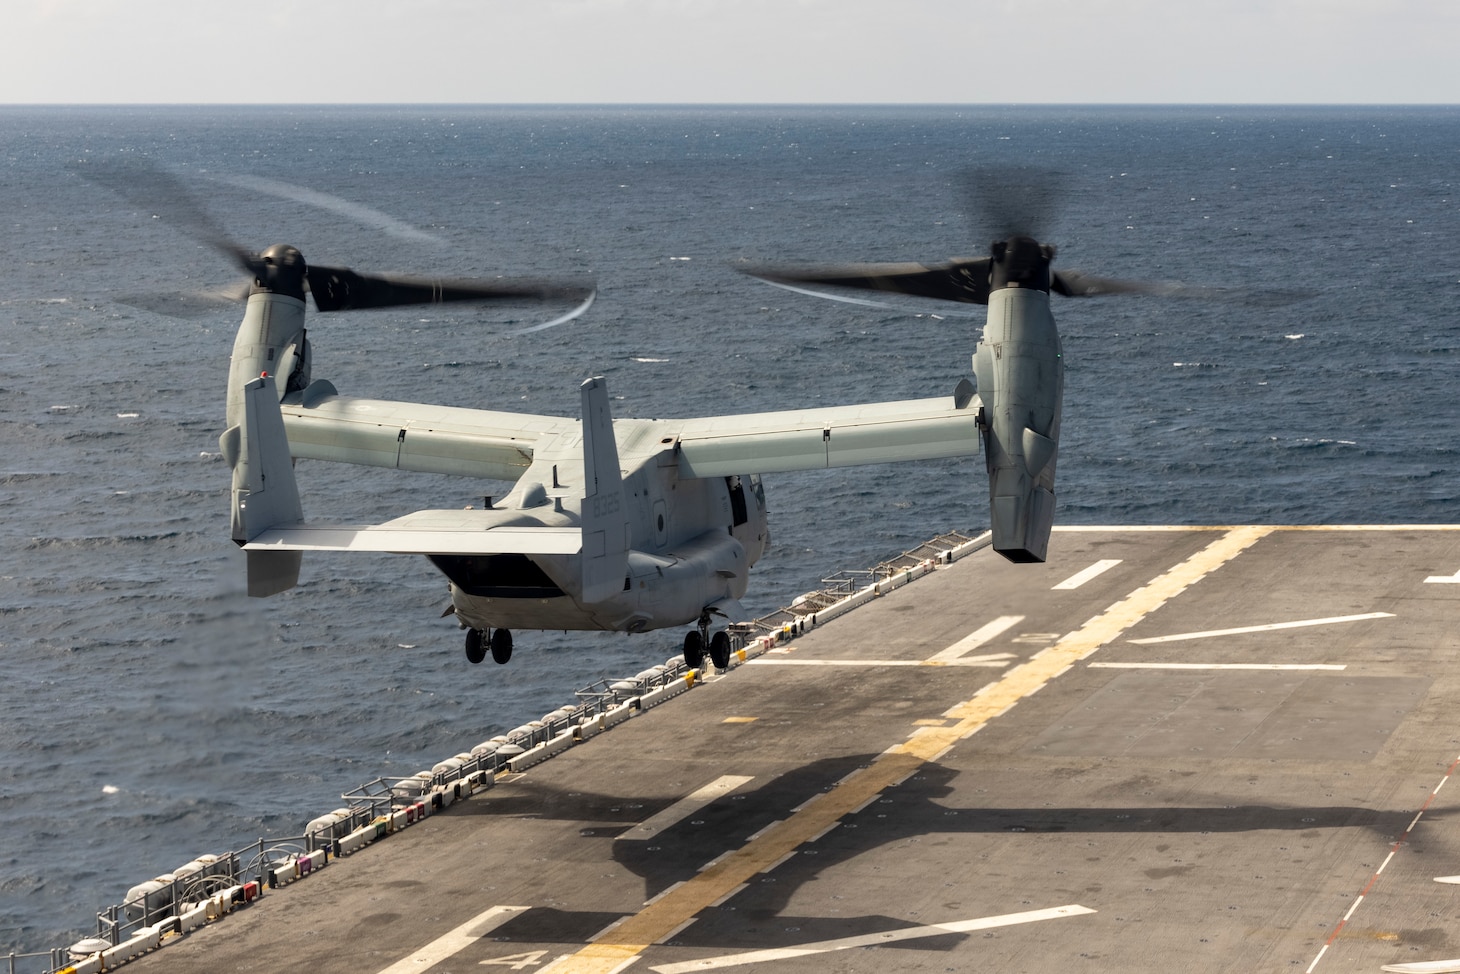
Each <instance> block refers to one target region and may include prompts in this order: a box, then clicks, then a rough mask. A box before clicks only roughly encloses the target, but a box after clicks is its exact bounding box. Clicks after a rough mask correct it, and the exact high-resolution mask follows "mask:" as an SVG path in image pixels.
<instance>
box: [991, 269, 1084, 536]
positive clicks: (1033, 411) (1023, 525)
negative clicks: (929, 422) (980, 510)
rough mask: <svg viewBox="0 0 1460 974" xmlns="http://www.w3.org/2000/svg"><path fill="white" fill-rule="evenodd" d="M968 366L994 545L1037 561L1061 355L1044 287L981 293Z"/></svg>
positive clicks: (1050, 501)
mask: <svg viewBox="0 0 1460 974" xmlns="http://www.w3.org/2000/svg"><path fill="white" fill-rule="evenodd" d="M973 371H974V375H975V376H976V378H977V379H978V393H979V398H980V399H982V400H983V410H984V413H983V440H984V451H985V453H984V457H985V461H986V463H987V465H988V473H989V523H990V528H991V530H992V532H993V547H994V550H995V551H997V552H999V553H1000V554H1002V555H1003V556H1004V557H1005V558H1008V559H1009V560H1010V561H1015V562H1042V561H1044V559H1045V554H1046V552H1047V551H1048V548H1049V533H1050V530H1051V528H1053V526H1054V470H1055V460H1056V454H1057V452H1058V447H1059V428H1060V404H1061V401H1062V399H1063V396H1064V360H1063V357H1062V353H1061V350H1060V339H1059V332H1058V330H1057V329H1056V328H1055V323H1054V316H1053V315H1052V314H1051V313H1050V310H1049V292H1048V291H1046V290H1040V289H1038V288H1036V287H1002V288H999V289H997V290H994V291H992V292H991V293H990V294H989V313H988V323H987V324H986V325H985V326H984V334H983V340H982V341H980V342H979V344H978V348H977V350H976V351H975V353H974V356H973Z"/></svg>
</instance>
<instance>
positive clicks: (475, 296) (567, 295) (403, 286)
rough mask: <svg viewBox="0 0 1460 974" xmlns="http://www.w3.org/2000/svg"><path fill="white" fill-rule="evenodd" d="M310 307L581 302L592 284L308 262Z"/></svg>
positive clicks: (352, 308) (339, 308)
mask: <svg viewBox="0 0 1460 974" xmlns="http://www.w3.org/2000/svg"><path fill="white" fill-rule="evenodd" d="M305 275H306V278H307V279H308V281H309V293H310V294H311V295H312V296H313V298H314V306H315V307H316V308H318V309H319V310H320V311H359V310H366V309H371V308H397V307H400V306H402V305H412V304H446V303H448V302H460V301H478V302H492V301H524V300H536V301H553V300H563V301H582V300H583V299H584V298H585V297H586V296H588V295H589V294H591V293H593V287H592V286H591V285H588V284H583V283H581V282H569V281H551V280H545V279H538V278H499V279H497V280H496V281H462V280H455V281H453V280H431V279H428V278H415V277H397V276H393V275H377V276H367V275H364V274H359V273H357V272H355V271H352V270H349V269H348V268H343V267H315V266H311V267H309V269H308V270H307V271H306V272H305Z"/></svg>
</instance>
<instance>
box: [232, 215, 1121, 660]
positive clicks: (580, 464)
mask: <svg viewBox="0 0 1460 974" xmlns="http://www.w3.org/2000/svg"><path fill="white" fill-rule="evenodd" d="M216 239H217V238H216V237H215V240H216ZM221 246H222V249H224V250H225V251H226V252H228V253H229V254H231V255H232V256H233V257H234V258H235V259H236V260H237V261H238V262H239V263H240V264H241V265H242V266H243V267H244V268H246V269H247V270H248V271H249V273H250V274H251V275H252V277H253V281H252V285H251V287H250V292H249V295H248V298H247V308H246V311H245V313H244V317H243V321H242V324H241V325H240V327H239V331H238V336H237V340H236V342H235V345H234V349H233V357H232V364H231V368H230V373H229V382H228V396H227V429H226V431H225V432H224V433H223V435H222V437H221V440H220V444H221V448H222V452H223V454H224V456H225V457H226V459H227V461H228V463H229V464H230V466H231V467H232V471H233V488H232V517H231V525H232V538H233V540H234V541H235V542H236V543H237V544H238V545H240V546H241V547H242V548H243V550H244V551H245V552H246V553H247V573H248V592H249V594H250V595H252V596H268V595H273V594H276V593H279V592H282V591H285V590H287V589H289V588H291V587H293V586H294V585H295V584H297V582H298V578H299V570H300V563H301V556H302V553H303V552H305V551H384V552H396V553H405V554H421V555H425V556H426V557H427V558H428V559H429V560H430V561H431V563H432V564H433V565H435V567H436V568H437V569H438V570H440V571H441V573H442V574H444V575H445V576H446V577H447V579H448V580H449V582H450V595H451V609H449V610H448V612H454V614H455V616H456V620H457V622H458V623H459V624H460V626H461V628H463V629H464V630H465V632H466V655H467V657H468V658H469V659H470V660H471V661H472V662H480V661H481V660H483V659H484V658H485V657H486V655H487V653H488V652H490V654H491V656H492V658H493V659H494V660H496V661H497V662H499V663H505V662H506V661H507V660H508V659H509V658H510V656H511V654H512V631H513V630H517V629H554V630H611V631H623V632H643V631H648V630H654V629H662V628H667V627H674V626H682V625H689V626H691V627H692V628H691V629H690V631H689V632H688V633H687V634H686V637H685V641H684V654H685V658H686V660H687V661H688V662H689V663H690V665H691V666H700V665H702V663H703V658H704V656H705V654H706V653H707V652H708V655H709V656H710V658H711V661H712V662H713V663H714V664H715V665H716V666H719V667H724V666H726V665H728V661H729V656H730V653H731V651H732V650H731V642H730V638H729V636H728V634H727V632H726V631H725V629H724V628H723V627H722V626H721V625H720V624H719V622H718V620H730V621H735V620H739V619H743V618H745V617H746V614H745V612H744V610H743V609H742V608H741V606H740V602H739V600H740V598H741V597H742V596H743V595H744V593H745V591H746V585H747V581H748V573H749V570H750V567H751V566H752V565H754V564H755V563H756V560H757V559H759V558H760V557H761V555H762V553H763V552H764V550H765V547H766V544H767V540H768V529H767V521H766V504H765V495H764V492H763V488H762V483H761V477H762V475H765V474H774V473H780V472H784V471H793V470H809V469H816V468H829V467H844V466H853V465H859V464H873V463H891V462H908V461H919V460H931V459H939V458H947V457H956V456H965V455H971V454H975V453H977V452H978V449H979V445H980V443H982V444H983V447H984V450H985V453H986V457H987V467H988V471H989V498H990V523H991V528H992V535H993V541H992V543H993V547H994V549H995V550H996V551H998V552H1000V553H1001V554H1003V555H1004V556H1005V557H1006V558H1008V559H1010V560H1011V561H1014V562H1040V561H1043V560H1044V559H1045V555H1046V552H1047V546H1048V542H1049V534H1050V530H1051V527H1052V524H1053V519H1054V502H1055V495H1054V473H1055V462H1056V454H1057V452H1058V443H1059V426H1060V402H1061V396H1062V392H1063V381H1064V380H1063V363H1062V361H1061V351H1060V341H1059V335H1058V332H1057V330H1056V328H1055V323H1054V318H1053V316H1052V315H1051V313H1050V294H1051V292H1054V293H1058V294H1064V295H1072V296H1078V295H1087V294H1098V293H1108V292H1111V291H1118V290H1131V289H1136V287H1137V286H1125V285H1122V284H1120V283H1118V282H1112V281H1106V280H1104V279H1099V278H1092V277H1088V276H1084V275H1078V274H1060V273H1054V272H1052V271H1051V268H1050V263H1051V260H1052V259H1053V256H1054V250H1053V248H1052V247H1050V246H1048V245H1045V244H1041V243H1040V242H1038V241H1037V240H1036V239H1034V238H1033V237H1032V236H1030V235H1028V234H1025V233H1010V234H1008V235H1007V236H1005V237H1004V238H1003V239H1000V240H997V241H996V242H995V243H994V244H993V245H992V247H991V248H990V252H989V254H988V256H986V257H980V258H974V259H964V260H954V261H950V262H947V263H944V264H936V265H922V264H894V265H885V264H862V265H847V266H841V267H821V268H804V267H803V268H774V267H770V268H756V269H752V270H751V273H754V274H756V275H757V276H760V277H764V278H765V279H767V280H769V281H772V282H776V283H782V284H794V285H797V286H799V285H813V286H827V287H861V288H871V289H875V290H881V291H887V292H895V293H903V294H915V295H920V296H923V297H932V298H940V299H947V300H953V301H961V302H972V303H977V304H986V305H987V306H988V317H987V323H986V325H985V327H984V332H983V338H982V340H981V341H980V342H979V343H978V345H977V348H976V351H975V353H974V356H973V373H974V377H975V378H976V381H977V389H976V391H975V386H974V384H973V383H972V382H970V381H969V380H968V379H964V380H962V381H960V382H959V383H958V386H957V388H956V389H953V390H949V391H948V392H947V393H945V394H943V395H940V396H936V397H933V398H928V399H917V400H907V401H899V402H877V403H864V404H854V405H846V406H836V407H817V408H813V409H801V410H791V411H785V412H763V413H748V414H742V415H731V416H711V417H702V418H691V419H678V420H638V419H614V418H612V417H611V416H610V412H609V396H608V388H607V385H606V383H605V381H604V379H603V378H601V377H600V378H592V379H589V380H588V381H587V382H584V383H583V384H582V387H581V390H580V395H581V419H579V418H564V417H558V416H544V415H529V414H524V413H516V412H502V411H495V410H486V409H467V408H459V407H449V406H437V405H428V404H424V403H412V402H393V401H384V400H377V399H364V398H358V397H353V396H344V395H340V394H339V393H338V391H337V390H336V389H335V387H334V386H333V385H332V384H331V383H330V382H329V381H328V380H325V379H319V378H315V377H314V376H313V374H312V354H311V349H310V342H309V340H308V338H307V337H306V334H305V300H304V299H305V291H306V289H307V290H308V291H309V292H310V293H311V294H312V296H313V297H314V300H315V302H316V304H317V306H318V308H319V309H320V310H322V311H323V310H334V309H344V308H349V307H378V306H386V305H398V304H405V303H411V302H417V301H431V300H442V299H459V300H475V299H490V298H491V297H492V296H493V293H494V292H495V291H497V290H501V288H502V286H501V285H500V284H484V285H481V286H477V285H473V284H471V283H470V282H468V283H463V284H458V285H455V286H448V287H447V288H446V289H444V290H442V289H440V288H433V287H432V286H430V285H429V284H428V283H427V282H420V281H402V280H400V279H395V280H390V279H382V278H368V277H362V276H360V275H356V274H354V273H353V272H350V271H343V270H335V269H328V268H311V267H309V265H307V264H306V262H305V260H304V258H303V257H302V255H300V253H299V252H298V251H297V250H295V249H293V248H292V247H285V246H276V247H272V248H270V249H269V250H266V251H264V252H263V253H262V254H259V255H257V256H254V255H251V254H248V253H247V252H245V251H243V250H241V249H239V248H236V247H234V246H233V245H231V244H223V245H221ZM508 290H509V292H510V291H511V288H510V286H509V288H508ZM515 293H530V294H533V295H536V296H539V297H567V298H573V299H575V300H576V299H579V298H581V297H582V296H583V295H582V292H575V291H573V290H572V288H569V287H554V286H552V285H550V284H547V283H543V282H536V283H530V284H527V285H523V286H521V287H519V288H518V289H517V291H516V292H515ZM300 457H305V458H309V459H316V460H332V461H337V462H343V463H355V464H366V465H371V466H379V467H393V468H396V469H400V470H413V471H422V472H429V473H440V474H454V475H458V476H464V477H479V478H488V479H492V480H505V481H513V482H515V485H514V487H513V488H512V490H511V491H510V492H509V493H508V494H507V495H506V496H505V497H503V498H501V499H500V500H499V501H497V502H496V503H494V504H490V506H487V507H485V508H484V509H467V510H423V511H416V512H414V513H410V514H406V515H405V516H403V517H399V518H396V519H395V520H392V521H387V522H385V523H382V524H358V525H342V524H334V523H313V522H310V521H307V520H305V519H304V517H303V508H302V504H301V501H300V494H299V489H298V485H297V483H296V481H295V477H294V469H293V459H295V458H300Z"/></svg>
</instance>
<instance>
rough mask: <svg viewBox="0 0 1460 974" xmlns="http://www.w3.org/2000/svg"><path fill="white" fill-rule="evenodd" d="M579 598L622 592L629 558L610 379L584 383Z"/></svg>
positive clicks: (586, 599) (606, 596)
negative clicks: (609, 388)
mask: <svg viewBox="0 0 1460 974" xmlns="http://www.w3.org/2000/svg"><path fill="white" fill-rule="evenodd" d="M583 485H584V486H583V601H584V602H602V601H605V600H607V599H610V598H612V597H613V596H615V595H617V594H618V593H619V592H622V591H623V588H624V579H625V577H626V576H627V573H628V562H629V521H628V511H627V510H626V508H625V505H624V482H623V474H622V472H621V471H620V470H619V464H618V443H617V442H616V441H615V439H614V435H613V417H612V416H611V415H610V414H609V409H608V383H607V381H605V380H604V378H603V377H602V376H595V377H594V378H592V379H589V380H588V381H587V382H585V383H583Z"/></svg>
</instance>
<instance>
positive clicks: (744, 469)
mask: <svg viewBox="0 0 1460 974" xmlns="http://www.w3.org/2000/svg"><path fill="white" fill-rule="evenodd" d="M979 405H980V404H979V400H978V399H977V397H974V396H971V395H960V396H958V397H954V396H947V397H943V398H938V399H908V400H903V401H901V402H879V403H864V404H862V405H854V406H826V407H818V408H814V409H799V410H789V411H786V412H774V413H746V414H744V415H740V416H709V417H705V418H702V419H687V420H680V421H678V422H677V423H666V424H665V425H666V426H675V427H677V429H678V435H679V444H678V445H679V463H680V473H681V475H682V476H687V477H722V476H728V475H730V474H735V473H783V472H785V471H788V470H819V469H823V468H826V467H850V466H856V465H859V464H866V463H893V462H897V461H905V460H935V459H940V458H943V457H958V456H971V455H973V454H976V453H978V449H979V431H978V419H977V417H978V407H979Z"/></svg>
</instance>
